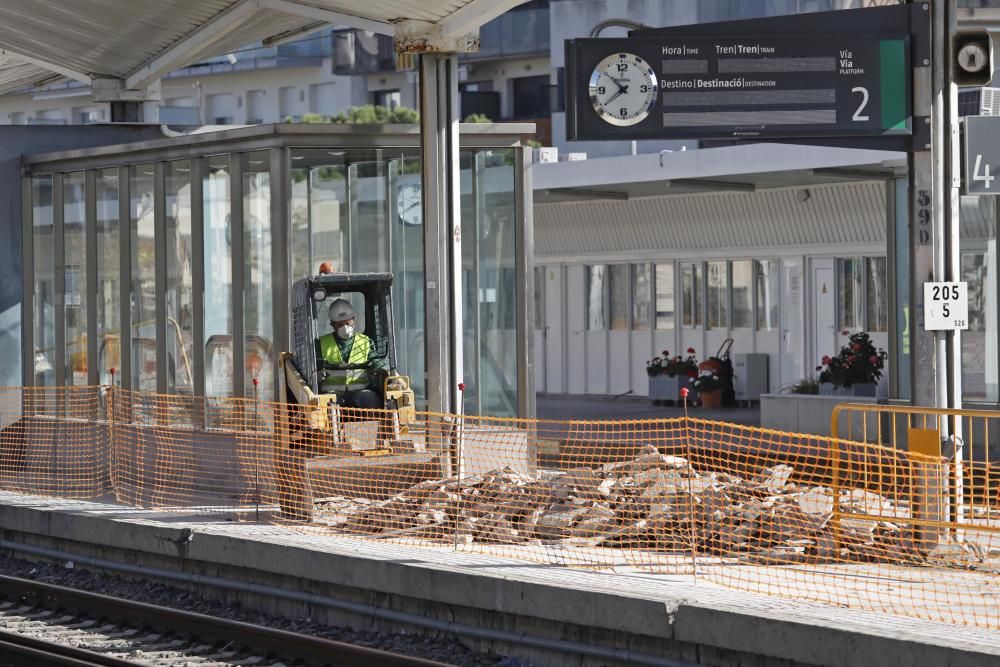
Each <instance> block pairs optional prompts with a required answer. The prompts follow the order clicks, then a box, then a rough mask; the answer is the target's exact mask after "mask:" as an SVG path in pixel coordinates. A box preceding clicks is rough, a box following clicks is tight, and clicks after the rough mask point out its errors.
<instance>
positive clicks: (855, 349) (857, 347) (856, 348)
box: [851, 343, 861, 352]
mask: <svg viewBox="0 0 1000 667" xmlns="http://www.w3.org/2000/svg"><path fill="white" fill-rule="evenodd" d="M851 351H852V352H860V351H861V343H855V344H854V345H852V346H851Z"/></svg>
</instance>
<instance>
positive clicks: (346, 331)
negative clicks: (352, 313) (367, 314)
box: [337, 324, 354, 340]
mask: <svg viewBox="0 0 1000 667" xmlns="http://www.w3.org/2000/svg"><path fill="white" fill-rule="evenodd" d="M353 335H354V327H353V326H352V325H350V324H341V325H340V326H339V327H337V338H340V339H341V340H347V339H348V338H350V337H351V336H353Z"/></svg>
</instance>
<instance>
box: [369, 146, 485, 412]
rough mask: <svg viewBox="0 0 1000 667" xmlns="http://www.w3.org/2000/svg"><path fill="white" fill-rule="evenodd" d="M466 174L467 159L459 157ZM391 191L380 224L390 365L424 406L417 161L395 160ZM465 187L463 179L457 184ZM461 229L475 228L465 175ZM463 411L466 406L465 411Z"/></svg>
mask: <svg viewBox="0 0 1000 667" xmlns="http://www.w3.org/2000/svg"><path fill="white" fill-rule="evenodd" d="M462 157H463V167H464V166H465V160H467V159H468V160H469V162H468V164H469V166H470V169H471V158H469V157H468V156H466V155H463V156H462ZM390 173H391V178H392V191H391V192H390V196H389V201H388V204H389V208H390V210H391V212H392V214H391V216H390V217H389V218H388V220H387V221H386V222H385V223H383V224H386V225H388V226H389V228H390V229H391V232H390V236H391V238H392V258H391V264H390V268H391V270H392V277H393V282H392V296H393V302H392V306H393V314H394V315H395V323H396V364H397V367H398V368H399V369H401V372H403V373H404V374H407V375H409V376H410V378H411V382H412V383H413V391H414V394H415V397H416V398H417V400H418V401H423V400H425V397H426V395H427V394H426V384H425V381H424V355H425V347H424V226H423V209H422V204H423V198H422V196H421V187H420V160H419V159H418V158H416V157H407V156H405V155H397V156H396V157H395V158H394V160H393V164H392V170H391V172H390ZM465 183H466V180H465V178H464V177H463V184H465ZM462 190H463V198H462V225H463V227H465V226H466V225H468V226H469V227H470V228H473V229H474V228H475V226H476V218H475V212H474V209H472V208H471V207H472V206H473V203H472V202H471V201H470V199H471V198H470V197H468V196H465V192H466V191H467V190H468V191H470V192H471V175H470V176H469V180H468V186H466V185H463V187H462ZM472 239H475V231H470V232H468V233H467V234H466V237H465V239H464V240H465V243H463V244H462V254H463V262H467V263H468V280H467V282H466V290H467V291H466V294H465V297H466V302H465V310H464V316H465V319H466V320H467V321H466V322H465V330H466V332H467V335H469V336H470V338H468V339H467V340H466V346H467V347H469V348H472V349H469V350H466V357H465V358H466V362H467V363H468V364H471V366H470V369H468V370H467V373H468V375H467V378H468V380H469V381H468V382H467V383H466V384H467V389H466V400H467V401H468V402H469V405H473V404H474V401H476V400H478V399H477V398H476V396H477V391H478V386H479V384H478V378H477V377H475V365H474V364H473V362H472V358H473V357H474V355H473V354H472V353H473V352H474V351H475V336H474V335H473V333H474V331H475V326H476V313H477V312H478V307H479V299H477V298H476V290H477V285H478V283H477V281H474V280H472V277H473V264H474V261H475V260H474V257H475V246H474V244H472V243H470V242H469V241H470V240H472ZM467 407H468V406H467Z"/></svg>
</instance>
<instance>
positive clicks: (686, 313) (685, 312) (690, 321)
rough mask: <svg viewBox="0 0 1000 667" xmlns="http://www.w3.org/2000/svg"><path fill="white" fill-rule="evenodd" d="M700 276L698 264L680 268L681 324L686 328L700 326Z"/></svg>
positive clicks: (701, 307) (701, 306)
mask: <svg viewBox="0 0 1000 667" xmlns="http://www.w3.org/2000/svg"><path fill="white" fill-rule="evenodd" d="M702 276H703V273H702V266H701V264H700V263H698V264H685V265H683V266H682V267H681V324H683V325H684V326H686V327H700V326H701V312H702V310H703V304H702V291H701V286H702V280H703V277H702Z"/></svg>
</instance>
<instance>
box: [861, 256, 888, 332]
mask: <svg viewBox="0 0 1000 667" xmlns="http://www.w3.org/2000/svg"><path fill="white" fill-rule="evenodd" d="M865 268H866V269H867V270H866V276H865V278H866V280H865V289H866V292H865V300H866V310H867V311H868V312H867V315H868V318H867V323H868V324H867V328H868V331H888V330H889V294H888V291H887V290H888V284H889V282H888V280H887V278H886V264H885V257H868V258H866V259H865Z"/></svg>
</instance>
